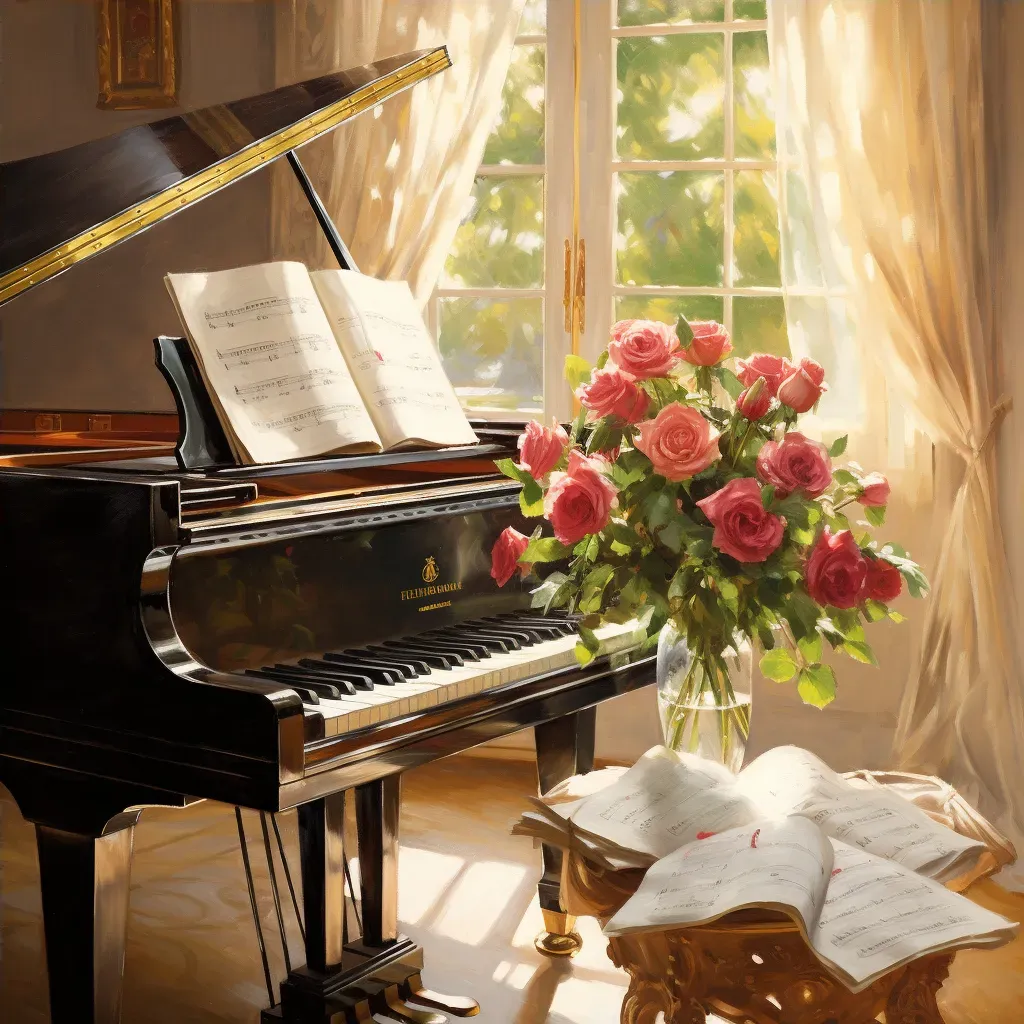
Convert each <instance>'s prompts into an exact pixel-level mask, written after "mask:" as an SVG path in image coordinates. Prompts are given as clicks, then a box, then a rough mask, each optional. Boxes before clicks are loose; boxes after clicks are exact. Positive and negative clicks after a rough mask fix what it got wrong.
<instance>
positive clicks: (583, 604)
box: [580, 564, 615, 612]
mask: <svg viewBox="0 0 1024 1024" xmlns="http://www.w3.org/2000/svg"><path fill="white" fill-rule="evenodd" d="M614 574H615V567H614V566H611V565H607V564H605V565H598V566H595V567H594V568H593V569H591V570H590V572H588V573H587V575H586V576H585V577H584V579H583V588H582V594H581V597H580V611H582V612H597V611H600V610H601V603H602V599H603V597H604V592H605V588H606V587H607V586H608V582H609V581H610V580H611V578H612V576H613V575H614Z"/></svg>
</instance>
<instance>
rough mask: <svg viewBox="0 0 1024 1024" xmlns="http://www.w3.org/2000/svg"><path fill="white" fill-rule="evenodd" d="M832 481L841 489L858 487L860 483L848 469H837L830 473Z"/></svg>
mask: <svg viewBox="0 0 1024 1024" xmlns="http://www.w3.org/2000/svg"><path fill="white" fill-rule="evenodd" d="M832 479H833V480H835V482H836V483H837V484H839V485H841V486H842V487H859V486H860V481H859V480H858V479H857V478H856V477H855V476H854V475H853V473H851V472H850V471H849V470H848V469H837V470H834V471H833V473H832Z"/></svg>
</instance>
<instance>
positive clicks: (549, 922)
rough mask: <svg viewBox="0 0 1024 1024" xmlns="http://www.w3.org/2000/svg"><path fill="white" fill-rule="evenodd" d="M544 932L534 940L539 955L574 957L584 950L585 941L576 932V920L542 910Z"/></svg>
mask: <svg viewBox="0 0 1024 1024" xmlns="http://www.w3.org/2000/svg"><path fill="white" fill-rule="evenodd" d="M541 913H542V914H543V915H544V929H545V930H544V931H542V932H541V933H540V935H538V936H537V938H535V939H534V940H533V945H534V948H535V949H536V950H537V952H538V953H541V954H543V955H544V956H551V957H566V956H568V957H572V956H575V955H576V954H577V953H578V952H579V951H580V950H581V949H582V948H583V939H582V937H581V936H580V933H579V932H577V931H575V927H576V918H575V917H570V915H568V914H560V913H558V912H557V911H554V910H542V911H541Z"/></svg>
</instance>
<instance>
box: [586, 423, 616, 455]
mask: <svg viewBox="0 0 1024 1024" xmlns="http://www.w3.org/2000/svg"><path fill="white" fill-rule="evenodd" d="M621 443H622V427H621V426H613V424H612V423H611V422H610V421H609V420H606V419H604V420H598V421H597V424H596V425H595V427H594V429H593V430H592V431H591V432H590V438H589V440H588V441H587V454H589V455H592V454H593V453H594V452H607V451H611V450H612V449H613V448H617V447H618V446H619V445H620V444H621Z"/></svg>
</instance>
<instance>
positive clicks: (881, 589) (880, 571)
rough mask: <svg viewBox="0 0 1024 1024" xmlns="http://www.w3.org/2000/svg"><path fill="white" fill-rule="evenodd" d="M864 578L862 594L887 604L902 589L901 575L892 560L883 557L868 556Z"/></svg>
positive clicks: (898, 594) (893, 599)
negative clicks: (888, 560)
mask: <svg viewBox="0 0 1024 1024" xmlns="http://www.w3.org/2000/svg"><path fill="white" fill-rule="evenodd" d="M867 563H868V572H867V576H866V577H865V578H864V596H865V597H869V598H871V599H872V600H875V601H881V602H882V603H883V604H888V603H889V602H890V601H895V600H896V598H897V597H899V596H900V593H901V591H902V590H903V577H902V576H901V575H900V571H899V569H897V568H896V566H895V565H893V564H892V562H887V561H886V560H885V559H884V558H869V559H868V560H867Z"/></svg>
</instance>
